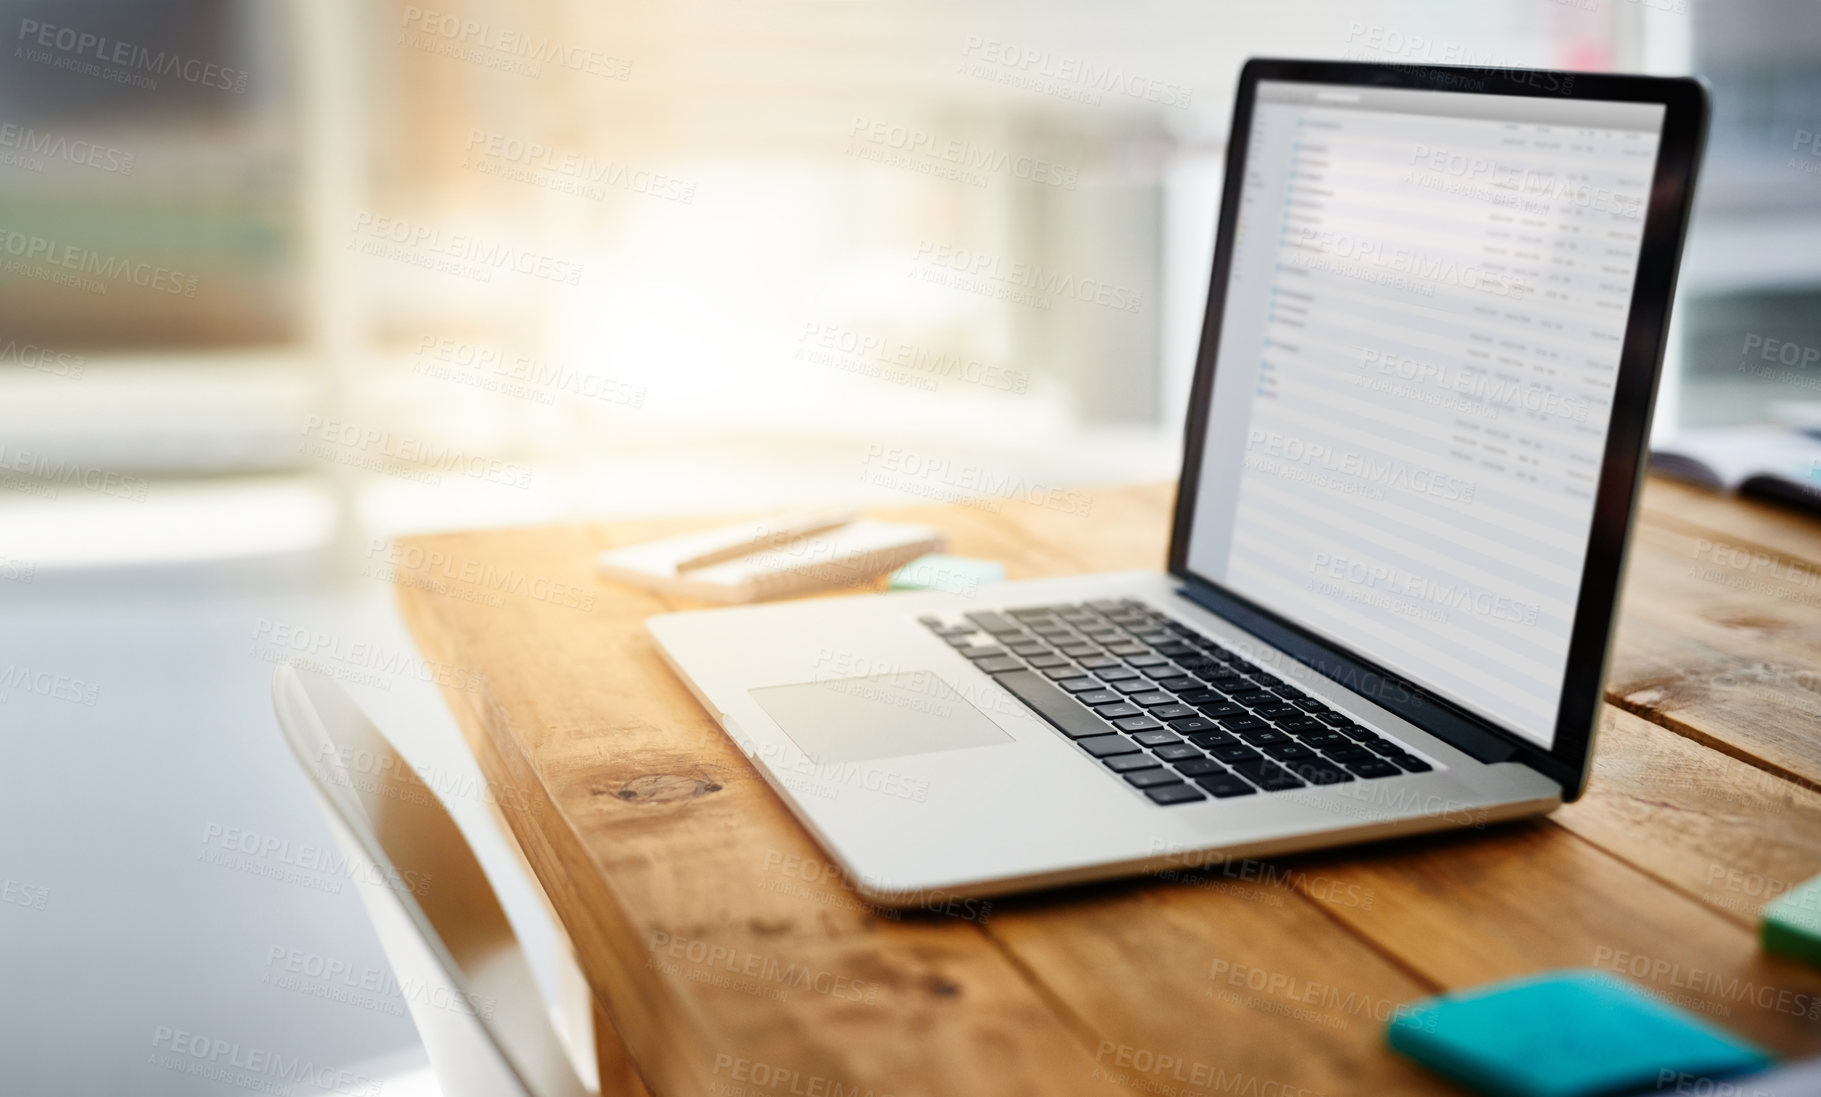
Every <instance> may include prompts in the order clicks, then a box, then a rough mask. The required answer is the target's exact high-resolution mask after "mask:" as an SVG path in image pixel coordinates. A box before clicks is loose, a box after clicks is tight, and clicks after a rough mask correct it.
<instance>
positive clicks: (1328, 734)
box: [1278, 724, 1370, 753]
mask: <svg viewBox="0 0 1821 1097" xmlns="http://www.w3.org/2000/svg"><path fill="white" fill-rule="evenodd" d="M1278 726H1279V727H1282V726H1283V725H1281V724H1279V725H1278ZM1296 741H1297V742H1299V743H1301V744H1303V745H1304V746H1308V747H1314V748H1315V749H1316V750H1319V751H1324V752H1325V751H1327V749H1328V748H1329V747H1339V746H1341V744H1342V743H1345V744H1346V745H1347V748H1351V749H1354V750H1360V749H1363V748H1360V747H1355V746H1354V745H1353V740H1351V739H1349V738H1347V737H1346V736H1345V735H1336V734H1334V733H1333V732H1332V731H1321V732H1315V733H1312V734H1307V735H1298V736H1297V737H1296ZM1343 749H1346V748H1343ZM1368 753H1370V752H1368Z"/></svg>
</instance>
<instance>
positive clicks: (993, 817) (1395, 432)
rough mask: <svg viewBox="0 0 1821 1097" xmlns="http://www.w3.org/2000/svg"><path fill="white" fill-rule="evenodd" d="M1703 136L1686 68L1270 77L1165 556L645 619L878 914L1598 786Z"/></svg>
mask: <svg viewBox="0 0 1821 1097" xmlns="http://www.w3.org/2000/svg"><path fill="white" fill-rule="evenodd" d="M1706 119H1707V97H1706V94H1705V92H1704V91H1703V89H1702V87H1701V85H1700V84H1699V83H1698V82H1696V81H1694V80H1691V79H1657V78H1646V77H1633V76H1607V75H1591V74H1584V73H1567V72H1546V71H1533V70H1514V69H1471V68H1430V67H1415V66H1392V65H1372V64H1354V63H1330V62H1311V61H1286V60H1253V61H1251V62H1249V63H1248V64H1247V65H1246V66H1245V68H1244V70H1243V72H1242V74H1241V76H1240V81H1239V88H1238V95H1237V102H1236V105H1235V108H1234V113H1233V124H1232V130H1231V140H1230V141H1229V143H1228V153H1227V168H1226V176H1225V187H1224V191H1223V194H1222V197H1221V203H1220V220H1219V232H1218V237H1217V242H1216V245H1215V249H1214V257H1213V272H1212V277H1211V281H1210V288H1209V294H1208V306H1207V312H1206V318H1205V321H1204V325H1203V331H1202V339H1201V344H1200V352H1199V360H1198V362H1197V365H1196V371H1195V377H1194V383H1193V389H1192V393H1191V396H1190V400H1189V413H1188V421H1187V428H1186V436H1185V443H1184V452H1183V463H1182V474H1181V480H1180V486H1179V493H1178V497H1177V503H1176V509H1175V516H1174V525H1173V529H1172V532H1171V539H1170V550H1169V562H1168V568H1167V570H1163V571H1143V572H1128V573H1120V574H1101V575H1082V576H1076V577H1071V578H1063V579H1047V580H1036V581H1019V582H1008V583H1004V584H999V585H994V586H989V587H982V588H979V589H978V591H977V592H975V594H974V595H973V596H972V597H964V596H962V595H960V594H954V593H921V592H919V593H900V594H870V595H861V596H854V597H843V598H824V599H814V600H808V601H802V602H795V603H786V604H778V605H767V606H754V607H741V608H731V609H717V610H707V611H698V612H685V613H674V614H667V615H663V616H658V617H654V618H652V619H651V621H650V622H649V629H650V632H651V634H652V636H653V637H654V638H655V639H656V641H657V644H658V645H659V647H660V648H661V650H662V651H663V653H664V655H665V657H666V658H667V659H668V661H669V662H670V663H671V664H672V665H673V666H674V668H675V669H676V671H677V672H678V674H679V675H681V677H682V678H683V679H684V680H685V681H686V682H687V683H688V684H689V687H690V689H691V690H692V691H693V693H694V694H695V696H696V697H697V698H698V699H700V701H701V702H702V704H703V705H704V706H706V708H707V709H708V711H709V712H710V713H712V714H713V715H714V717H715V718H716V720H718V721H719V723H720V725H721V726H722V728H724V729H725V731H726V733H727V734H728V735H729V736H730V737H731V738H732V739H733V740H734V742H735V743H737V744H738V745H739V746H740V748H741V750H742V751H744V752H745V753H746V754H747V755H748V756H749V757H750V758H751V759H752V761H753V762H754V764H755V765H756V767H757V768H758V770H759V772H760V773H762V774H763V775H764V777H765V779H766V780H767V781H768V782H769V783H770V784H771V785H772V787H773V788H775V789H776V791H777V793H778V795H779V796H781V797H782V798H783V800H784V802H785V803H786V804H788V805H789V807H790V809H791V810H792V811H793V812H794V813H795V815H796V816H797V818H798V819H800V820H801V821H802V823H803V824H804V826H806V827H807V828H808V829H809V830H810V832H811V833H812V834H813V835H814V836H815V837H816V839H817V840H818V841H819V842H820V843H821V845H822V846H823V847H824V848H825V849H826V850H827V852H828V854H829V857H830V858H831V859H832V863H833V865H838V866H839V868H840V869H841V870H842V871H843V872H844V873H845V874H846V876H847V878H848V880H849V881H851V884H850V886H851V887H852V888H853V889H854V890H855V891H857V892H858V893H859V894H861V895H863V896H865V897H866V898H867V899H869V900H872V901H874V902H877V903H880V904H883V905H887V906H893V907H913V908H914V907H929V908H931V909H952V905H953V904H954V903H955V902H957V901H959V900H967V899H972V898H974V897H980V896H987V895H994V894H1000V893H1007V892H1014V891H1020V890H1027V889H1033V888H1042V887H1048V886H1053V885H1060V884H1067V883H1076V882H1084V881H1090V880H1096V879H1105V878H1110V877H1116V876H1121V875H1127V874H1134V873H1144V872H1153V871H1158V870H1167V869H1173V868H1181V867H1185V866H1188V867H1194V866H1199V865H1207V864H1217V863H1221V862H1224V861H1227V860H1230V859H1233V858H1245V857H1257V856H1268V855H1277V854H1282V853H1287V852H1291V851H1296V850H1307V849H1313V848H1318V847H1329V846H1336V845H1341V844H1344V843H1353V842H1361V841H1366V840H1372V839H1379V838H1385V837H1389V836H1394V835H1408V834H1416V833H1421V832H1428V831H1437V830H1444V829H1450V828H1460V827H1475V826H1483V825H1485V824H1487V823H1491V822H1496V821H1499V820H1506V819H1513V818H1518V817H1522V816H1531V815H1538V814H1542V813H1545V812H1548V811H1550V810H1552V809H1553V808H1555V807H1556V806H1557V805H1559V804H1561V803H1563V802H1564V801H1570V800H1573V799H1575V798H1576V797H1577V796H1579V795H1580V793H1581V790H1582V788H1583V787H1584V785H1585V783H1586V780H1587V774H1588V768H1589V757H1590V754H1591V751H1592V746H1593V739H1594V730H1595V726H1596V724H1597V722H1598V719H1599V707H1600V699H1601V686H1602V680H1603V678H1604V675H1605V668H1606V661H1607V656H1608V653H1609V651H1610V647H1611V637H1612V630H1613V617H1614V609H1615V602H1616V599H1617V592H1618V586H1619V578H1620V574H1621V570H1622V564H1623V559H1624V553H1625V546H1626V541H1627V537H1628V534H1629V529H1630V524H1631V518H1632V512H1633V509H1634V506H1635V503H1636V499H1637V494H1638V490H1639V483H1640V477H1641V473H1642V467H1643V456H1644V447H1645V440H1646V436H1647V428H1648V426H1649V422H1650V416H1651V408H1652V403H1653V401H1654V398H1655V392H1656V382H1657V376H1658V371H1659V367H1660V364H1661V361H1662V356H1663V349H1664V345H1665V338H1666V332H1667V327H1668V318H1669V309H1670V301H1671V297H1672V294H1673V291H1674V286H1675V277H1676V268H1677V264H1678V261H1679V258H1680V254H1681V247H1682V240H1683V234H1684V230H1685V228H1686V225H1687V222H1688V213H1689V204H1690V200H1691V198H1692V194H1693V188H1694V181H1695V174H1696V170H1697V165H1698V162H1699V158H1700V150H1701V146H1702V142H1703V138H1704V134H1705V131H1706ZM780 857H782V854H780ZM823 864H824V865H825V864H826V863H823ZM768 867H769V866H768ZM812 867H814V868H815V871H816V872H817V873H818V874H819V873H821V872H822V871H832V867H830V868H827V869H824V868H823V867H822V866H821V865H818V866H812ZM780 871H782V869H780ZM803 871H809V870H808V869H804V870H803ZM780 883H781V885H788V884H789V883H790V881H788V880H781V881H780Z"/></svg>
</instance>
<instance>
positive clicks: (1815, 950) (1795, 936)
mask: <svg viewBox="0 0 1821 1097" xmlns="http://www.w3.org/2000/svg"><path fill="white" fill-rule="evenodd" d="M1758 939H1759V940H1760V941H1761V942H1762V943H1763V945H1764V949H1765V951H1767V952H1776V953H1781V954H1782V955H1784V956H1793V957H1795V958H1796V959H1798V960H1803V961H1806V962H1807V963H1811V964H1814V965H1815V966H1816V967H1821V876H1817V877H1815V878H1814V879H1813V880H1810V881H1808V882H1807V883H1805V884H1799V885H1797V886H1796V887H1794V888H1791V889H1790V890H1789V891H1788V892H1786V893H1784V894H1783V895H1781V896H1778V897H1777V898H1776V899H1775V900H1774V901H1772V902H1771V903H1769V904H1768V905H1766V906H1765V908H1764V909H1763V910H1762V911H1760V912H1759V913H1758Z"/></svg>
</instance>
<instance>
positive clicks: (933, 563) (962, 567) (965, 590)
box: [886, 552, 1005, 598]
mask: <svg viewBox="0 0 1821 1097" xmlns="http://www.w3.org/2000/svg"><path fill="white" fill-rule="evenodd" d="M1004 578H1005V567H1004V565H1002V564H998V563H995V562H994V561H992V560H973V559H969V558H968V557H966V556H946V555H944V554H942V553H940V552H932V553H930V554H929V555H927V556H919V557H917V558H916V559H915V560H912V561H911V562H910V563H908V564H906V565H904V566H903V567H901V568H899V569H898V570H897V571H894V572H892V575H891V580H890V581H889V582H888V583H887V584H886V585H887V588H888V589H890V590H939V591H942V592H944V593H946V594H960V595H964V596H966V597H969V598H971V597H973V596H974V595H975V594H976V593H978V592H979V590H980V588H981V587H984V586H988V585H990V584H992V583H997V582H1000V581H1002V580H1004Z"/></svg>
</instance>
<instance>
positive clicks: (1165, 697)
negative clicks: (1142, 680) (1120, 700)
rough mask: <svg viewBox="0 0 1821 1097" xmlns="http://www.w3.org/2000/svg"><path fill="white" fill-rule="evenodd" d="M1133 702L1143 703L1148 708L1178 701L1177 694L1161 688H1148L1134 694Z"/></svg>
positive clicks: (1136, 703)
mask: <svg viewBox="0 0 1821 1097" xmlns="http://www.w3.org/2000/svg"><path fill="white" fill-rule="evenodd" d="M1132 703H1133V704H1135V705H1143V706H1145V707H1146V708H1150V707H1152V706H1153V705H1173V704H1175V703H1176V695H1175V694H1173V693H1165V692H1164V691H1162V690H1160V689H1151V690H1146V691H1145V692H1143V693H1134V694H1132Z"/></svg>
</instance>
